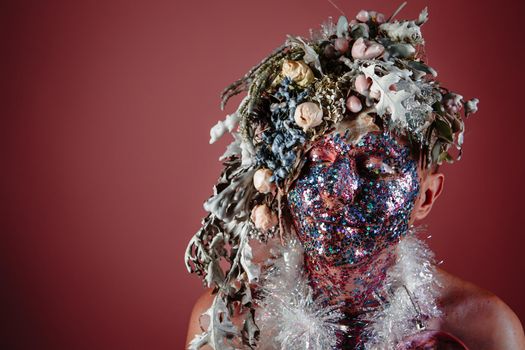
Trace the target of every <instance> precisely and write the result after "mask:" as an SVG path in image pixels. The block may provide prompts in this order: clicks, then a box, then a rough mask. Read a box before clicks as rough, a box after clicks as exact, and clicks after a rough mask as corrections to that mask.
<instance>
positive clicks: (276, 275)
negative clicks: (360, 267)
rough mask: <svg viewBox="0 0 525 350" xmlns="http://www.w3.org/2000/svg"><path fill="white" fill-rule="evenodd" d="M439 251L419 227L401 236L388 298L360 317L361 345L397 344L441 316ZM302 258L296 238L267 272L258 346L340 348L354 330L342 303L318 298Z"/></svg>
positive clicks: (389, 275)
mask: <svg viewBox="0 0 525 350" xmlns="http://www.w3.org/2000/svg"><path fill="white" fill-rule="evenodd" d="M433 256H434V255H433V253H432V252H431V250H430V249H429V248H428V246H427V245H426V244H425V242H423V241H422V240H420V239H418V238H417V237H416V229H415V228H412V229H411V230H410V232H409V233H408V234H407V236H405V237H404V238H402V239H401V240H400V241H399V243H398V244H397V245H396V246H395V263H394V264H393V265H392V266H391V267H390V268H389V269H388V270H387V275H386V278H385V280H384V282H383V283H382V286H381V291H380V294H384V295H386V296H387V297H386V299H384V300H383V299H382V300H381V302H380V304H379V306H378V307H376V308H374V309H373V310H372V311H369V312H367V313H364V314H362V315H360V316H359V320H356V321H357V322H359V321H361V323H362V324H364V326H363V327H361V328H362V329H360V330H359V331H360V333H361V334H360V339H361V340H360V341H359V342H358V343H357V344H356V347H355V348H356V349H376V350H377V349H395V348H396V346H398V345H399V344H400V343H402V342H403V340H404V339H407V338H409V337H410V336H413V335H415V334H416V333H418V332H420V331H422V330H425V329H426V328H428V323H429V321H430V320H432V319H436V318H438V317H439V316H440V315H441V312H440V310H439V308H438V306H437V303H436V298H437V294H438V292H439V288H440V286H439V284H438V282H437V279H436V276H435V274H436V271H435V265H434V261H433ZM302 261H303V259H302V250H301V247H300V244H299V243H298V242H297V241H296V240H290V241H289V242H287V245H286V246H283V247H282V248H280V251H279V253H278V258H276V259H275V260H274V262H273V263H272V266H271V268H269V269H268V270H267V271H266V272H265V273H264V274H263V275H262V276H261V277H262V279H261V285H260V287H261V288H262V291H263V292H262V297H261V300H258V303H259V304H260V308H259V309H257V311H256V315H257V317H256V320H257V324H258V325H259V327H260V330H261V341H262V343H260V344H259V347H258V349H292V350H293V349H297V350H299V349H334V348H336V346H337V345H340V344H339V343H341V341H343V342H344V341H345V337H348V336H350V334H353V333H352V332H351V331H352V330H351V329H348V327H346V326H343V325H342V321H343V320H344V319H343V318H344V315H343V313H342V312H341V311H340V309H339V308H338V307H337V306H326V305H325V304H323V303H322V302H320V301H319V300H317V299H316V298H314V297H313V296H314V291H313V290H312V288H311V287H310V286H309V283H308V276H307V274H306V272H305V270H304V268H303V265H302Z"/></svg>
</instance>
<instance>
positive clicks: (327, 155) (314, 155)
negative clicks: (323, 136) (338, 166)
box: [308, 147, 337, 164]
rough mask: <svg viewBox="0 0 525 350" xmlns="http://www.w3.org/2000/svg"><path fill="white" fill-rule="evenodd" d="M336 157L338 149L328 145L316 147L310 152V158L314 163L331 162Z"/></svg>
mask: <svg viewBox="0 0 525 350" xmlns="http://www.w3.org/2000/svg"><path fill="white" fill-rule="evenodd" d="M336 158H337V153H336V151H335V150H333V149H331V148H328V147H314V148H312V149H311V150H310V152H308V160H309V161H311V162H313V163H324V164H331V163H333V162H334V161H335V159H336Z"/></svg>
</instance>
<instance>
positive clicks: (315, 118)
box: [294, 102, 323, 131]
mask: <svg viewBox="0 0 525 350" xmlns="http://www.w3.org/2000/svg"><path fill="white" fill-rule="evenodd" d="M294 120H295V122H296V123H297V125H299V126H300V127H301V128H303V131H306V130H308V129H309V128H313V127H316V126H317V125H319V124H321V122H322V121H323V110H322V109H321V108H319V106H318V105H317V104H316V103H314V102H304V103H301V104H300V105H298V106H297V108H295V114H294Z"/></svg>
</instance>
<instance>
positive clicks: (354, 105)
mask: <svg viewBox="0 0 525 350" xmlns="http://www.w3.org/2000/svg"><path fill="white" fill-rule="evenodd" d="M346 108H348V109H349V110H350V111H351V112H353V113H357V112H359V111H361V109H363V104H362V103H361V100H359V98H357V97H356V96H353V95H352V96H350V97H348V99H347V100H346Z"/></svg>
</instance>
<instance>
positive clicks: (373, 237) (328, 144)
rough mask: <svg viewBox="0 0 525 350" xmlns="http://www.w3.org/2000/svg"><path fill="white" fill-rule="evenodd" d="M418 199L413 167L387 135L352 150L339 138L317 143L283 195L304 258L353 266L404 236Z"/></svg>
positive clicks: (404, 151) (377, 134) (407, 155)
mask: <svg viewBox="0 0 525 350" xmlns="http://www.w3.org/2000/svg"><path fill="white" fill-rule="evenodd" d="M418 193H419V179H418V173H417V162H416V161H415V160H414V159H412V157H411V155H410V148H409V147H408V145H404V144H401V143H400V142H398V141H397V140H396V139H395V137H394V136H393V135H390V134H389V133H388V132H373V133H368V134H366V135H365V136H364V137H363V138H362V139H361V140H360V141H359V142H358V143H357V144H356V145H351V144H348V143H346V142H345V140H344V139H343V138H341V137H340V136H339V135H338V134H335V135H334V134H330V135H327V136H325V137H324V138H323V139H321V140H320V141H318V142H317V143H316V144H315V145H314V147H313V148H312V149H311V151H310V152H309V154H308V163H307V164H306V165H305V169H304V170H303V173H302V174H301V176H300V177H299V179H298V180H297V181H296V182H295V184H294V186H293V187H292V189H291V190H290V192H289V194H288V201H289V206H290V210H291V213H292V217H293V219H294V223H295V226H296V228H297V230H298V233H299V238H300V240H301V241H302V243H303V245H304V248H305V253H306V255H307V257H308V258H310V259H314V260H315V261H316V264H321V265H323V264H329V265H330V266H332V267H334V266H341V265H357V264H359V263H361V262H363V261H365V260H366V259H367V257H370V256H371V255H373V254H374V253H375V252H377V251H379V250H382V249H383V248H385V247H386V246H387V245H389V244H391V243H393V242H395V241H396V240H397V239H398V238H399V237H400V236H402V235H403V234H405V233H406V231H407V229H408V222H409V218H410V213H411V212H412V209H413V206H414V202H415V199H416V197H417V195H418Z"/></svg>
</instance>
